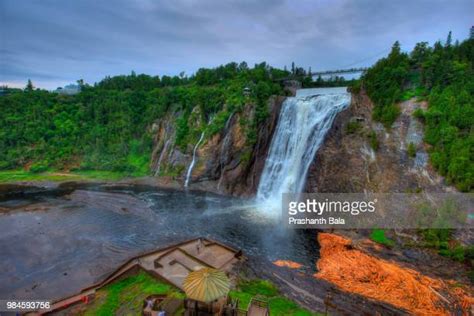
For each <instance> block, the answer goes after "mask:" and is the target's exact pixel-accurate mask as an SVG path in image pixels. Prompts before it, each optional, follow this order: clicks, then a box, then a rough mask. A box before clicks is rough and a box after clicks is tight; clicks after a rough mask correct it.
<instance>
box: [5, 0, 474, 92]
mask: <svg viewBox="0 0 474 316" xmlns="http://www.w3.org/2000/svg"><path fill="white" fill-rule="evenodd" d="M471 25H474V0H451V1H436V0H429V1H421V0H408V1H405V0H404V1H401V0H400V1H388V0H387V1H383V0H352V1H348V0H347V1H345V0H320V1H300V0H288V1H283V0H272V1H270V0H256V1H249V0H236V1H225V0H212V1H211V0H199V1H197V0H196V1H191V0H186V1H180V0H171V1H158V0H137V1H132V0H114V1H101V0H75V1H65V0H37V1H32V0H0V36H1V38H0V40H1V42H0V84H8V85H10V86H21V87H22V86H24V85H25V83H26V81H27V79H28V78H31V79H32V81H33V83H34V84H35V86H38V87H41V88H48V89H52V88H56V87H58V86H62V85H64V84H68V83H71V82H75V81H76V80H77V79H80V78H83V79H84V80H85V81H86V82H88V83H94V82H96V81H99V80H100V79H102V78H103V77H104V76H106V75H117V74H128V73H130V71H131V70H135V72H136V73H146V74H150V75H164V74H167V75H174V74H178V73H179V72H181V71H185V72H186V74H188V75H189V74H192V73H193V72H195V71H196V70H197V69H198V68H200V67H213V66H218V65H220V64H224V63H227V62H230V61H237V62H240V61H243V60H245V61H247V62H248V63H249V65H253V64H254V63H256V62H261V61H267V62H268V63H270V64H271V65H274V66H278V67H283V66H284V65H288V66H289V65H291V62H292V61H295V63H296V64H297V65H300V66H303V67H305V68H308V67H309V66H311V67H312V69H313V70H324V69H331V68H341V67H351V66H352V65H354V66H364V65H370V64H372V63H373V62H374V61H375V60H377V59H378V58H379V57H381V55H382V54H383V53H386V52H387V49H388V48H389V47H390V46H391V45H392V44H393V42H394V41H395V40H399V41H400V42H401V44H402V48H403V49H405V50H407V49H411V48H412V47H413V45H414V44H415V43H416V42H418V41H428V42H430V43H433V42H434V41H436V40H438V39H442V40H444V39H445V38H446V35H447V33H448V31H449V30H451V31H452V32H453V38H454V39H460V40H463V39H465V38H467V37H468V34H469V28H470V27H471Z"/></svg>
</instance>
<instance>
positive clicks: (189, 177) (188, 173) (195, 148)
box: [184, 132, 204, 188]
mask: <svg viewBox="0 0 474 316" xmlns="http://www.w3.org/2000/svg"><path fill="white" fill-rule="evenodd" d="M203 139H204V132H202V133H201V137H199V141H198V142H197V143H196V145H195V146H194V149H193V160H192V161H191V164H190V165H189V168H188V172H187V173H186V181H185V182H184V187H185V188H187V187H188V184H189V180H190V179H191V173H192V172H193V168H194V164H195V163H196V150H197V149H198V147H199V145H200V144H201V142H202V140H203Z"/></svg>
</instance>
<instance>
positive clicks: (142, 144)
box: [0, 34, 474, 191]
mask: <svg viewBox="0 0 474 316" xmlns="http://www.w3.org/2000/svg"><path fill="white" fill-rule="evenodd" d="M473 67H474V40H467V41H464V42H462V43H458V42H456V43H452V41H451V35H450V34H449V36H448V38H447V40H446V41H445V42H444V43H441V42H436V43H435V44H434V45H433V46H429V45H428V43H426V42H421V43H418V44H417V45H416V46H415V48H414V49H413V50H412V51H411V52H410V53H405V52H402V50H401V47H400V44H399V43H398V42H396V43H395V44H394V45H393V47H392V50H391V52H390V53H389V55H388V56H387V57H385V58H382V59H380V60H379V61H378V62H377V63H376V64H375V65H374V66H372V67H371V68H369V70H368V71H367V72H366V73H365V74H364V75H363V76H362V78H361V80H357V81H354V80H351V81H346V80H344V78H342V77H336V78H332V79H330V80H322V79H321V78H318V79H317V80H312V78H311V77H310V76H309V75H308V73H310V72H311V70H309V71H308V72H306V71H305V70H304V69H302V68H298V67H295V65H294V64H293V65H292V69H291V70H290V71H288V70H286V68H285V69H278V68H274V67H271V66H269V65H268V64H266V63H265V62H263V63H260V64H256V65H255V66H254V67H252V68H251V67H249V66H248V65H247V64H246V63H245V62H242V63H240V64H238V63H229V64H226V65H223V66H219V67H217V68H213V69H205V68H201V69H199V70H198V71H197V72H196V73H195V74H194V75H192V76H190V77H187V76H185V75H184V74H180V75H179V76H173V77H170V76H162V77H159V76H149V75H145V74H139V75H137V74H135V73H134V72H132V73H131V74H130V75H122V76H115V77H106V78H105V79H103V80H102V81H100V82H98V83H96V84H94V85H93V86H90V85H87V84H84V83H83V81H82V80H79V81H78V84H79V85H80V88H81V92H80V93H78V94H76V95H64V94H59V93H56V92H49V91H46V90H41V89H35V88H34V83H32V82H31V81H29V82H28V84H27V85H26V87H25V89H12V88H6V87H5V88H2V94H1V95H0V109H1V115H0V170H14V169H20V168H21V169H25V170H29V171H30V172H42V171H46V170H50V169H51V170H70V171H71V170H72V171H73V170H104V171H117V172H124V173H126V174H130V175H146V174H148V173H149V164H150V156H151V150H152V142H153V134H152V132H151V125H152V124H153V122H155V121H156V120H157V119H160V118H163V116H164V115H166V114H167V113H174V116H172V117H173V119H175V123H176V127H177V132H176V145H177V146H179V147H180V148H182V149H185V148H186V147H187V145H188V144H189V143H195V142H196V140H197V138H198V137H199V134H200V133H201V132H202V130H200V129H202V128H206V137H209V136H212V135H213V134H215V133H218V132H219V131H220V130H221V129H222V128H224V125H225V122H226V120H227V119H228V117H229V116H230V115H231V114H232V113H233V112H239V111H242V110H243V108H244V106H245V105H246V104H252V106H254V107H255V115H254V117H253V118H252V120H248V121H246V122H243V123H244V124H246V126H245V130H246V133H247V135H246V136H247V141H248V142H249V144H248V145H249V146H250V147H251V146H252V142H253V141H255V139H256V131H257V126H258V124H260V123H261V122H263V121H264V119H265V118H266V117H267V116H268V114H269V113H268V108H267V100H268V98H269V97H270V96H271V95H282V94H284V93H285V92H284V89H283V87H282V84H281V80H279V79H282V78H287V77H294V78H296V79H299V80H300V81H302V83H303V87H324V86H340V85H350V86H351V89H352V91H353V92H358V91H359V90H360V89H364V90H365V91H366V92H367V94H368V95H369V97H370V98H371V100H372V101H373V102H374V104H375V108H374V113H373V115H374V119H376V120H378V121H380V122H382V123H383V124H384V125H385V126H386V127H387V128H390V126H391V125H392V123H393V122H394V121H395V119H396V118H397V116H398V114H399V112H400V110H399V108H398V106H397V103H399V102H401V101H404V100H408V99H410V98H413V97H416V98H418V99H419V100H426V101H428V104H429V108H428V110H427V111H421V110H419V111H417V112H416V113H415V114H416V117H417V118H418V119H419V120H421V121H422V122H423V123H424V124H425V142H426V143H427V144H429V146H430V148H429V153H430V159H431V163H432V165H433V166H434V167H435V168H436V169H437V170H438V171H439V172H440V174H442V175H443V176H445V177H446V179H447V180H448V181H449V182H450V183H453V184H455V185H456V186H457V187H458V188H459V189H460V190H463V191H471V190H472V189H473V187H474V161H473V160H474V130H473V126H474V68H473ZM245 89H248V90H249V91H250V94H249V95H246V94H245V93H244V92H243V91H244V90H245ZM196 107H198V109H199V111H198V113H199V117H198V118H197V121H198V122H197V123H196V124H194V125H193V126H189V122H190V117H191V114H192V111H193V109H195V108H196ZM192 119H194V117H192ZM200 126H201V127H200Z"/></svg>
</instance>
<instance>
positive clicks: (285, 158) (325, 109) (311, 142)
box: [257, 88, 351, 208]
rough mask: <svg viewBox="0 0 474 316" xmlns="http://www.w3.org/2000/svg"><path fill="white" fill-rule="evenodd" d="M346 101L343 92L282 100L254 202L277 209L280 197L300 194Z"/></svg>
mask: <svg viewBox="0 0 474 316" xmlns="http://www.w3.org/2000/svg"><path fill="white" fill-rule="evenodd" d="M350 100H351V97H350V94H349V93H348V92H346V89H345V88H330V89H301V90H298V91H297V94H296V97H291V98H287V99H286V100H285V102H284V103H283V107H282V110H281V113H280V117H279V120H278V125H277V128H276V130H275V133H274V135H273V139H272V143H271V145H270V151H269V153H268V157H267V159H266V162H265V167H264V169H263V172H262V177H261V179H260V183H259V186H258V192H257V201H259V202H262V203H265V205H267V206H268V205H269V204H270V205H272V206H273V207H275V206H279V205H280V203H281V198H282V194H283V193H299V192H302V190H303V188H304V185H305V183H306V175H307V172H308V168H309V166H310V164H311V162H312V161H313V159H314V156H315V154H316V151H317V150H318V148H319V147H320V145H321V144H322V142H323V140H324V136H325V135H326V133H327V132H328V130H329V128H330V127H331V125H332V123H333V121H334V118H335V117H336V114H337V113H339V112H340V111H341V110H343V109H344V108H346V107H347V106H348V105H349V103H350ZM270 207H271V206H270ZM273 207H272V208H273Z"/></svg>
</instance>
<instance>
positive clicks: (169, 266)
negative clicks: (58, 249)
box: [27, 238, 242, 315]
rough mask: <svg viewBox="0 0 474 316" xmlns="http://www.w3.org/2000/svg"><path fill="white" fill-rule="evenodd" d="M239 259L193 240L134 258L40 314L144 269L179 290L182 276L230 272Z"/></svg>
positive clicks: (224, 249) (214, 244) (210, 243)
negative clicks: (202, 271) (211, 270)
mask: <svg viewBox="0 0 474 316" xmlns="http://www.w3.org/2000/svg"><path fill="white" fill-rule="evenodd" d="M241 259H242V252H241V251H239V250H236V249H234V248H232V247H229V246H227V245H224V244H222V243H219V242H217V241H213V240H210V239H205V238H196V239H192V240H188V241H184V242H181V243H179V244H175V245H171V246H168V247H166V248H161V249H157V250H153V251H150V252H145V253H142V254H140V255H137V256H135V257H133V258H131V259H129V260H127V261H126V262H125V263H123V264H122V265H121V266H119V267H118V268H117V269H116V270H115V271H113V272H112V273H110V274H109V275H108V276H107V277H105V278H104V279H103V280H102V281H100V282H97V283H95V284H93V285H91V286H89V287H87V288H84V289H83V290H81V291H80V292H79V293H78V294H76V295H73V296H70V297H66V298H64V299H61V300H58V301H56V302H54V303H53V304H52V307H51V309H50V310H49V311H47V312H44V313H28V314H27V315H44V314H48V313H52V312H55V311H58V310H61V309H64V308H67V307H69V306H71V305H74V304H80V303H87V302H88V301H89V300H90V299H91V298H93V297H94V294H95V292H96V291H97V290H99V289H101V288H102V287H104V286H106V285H107V284H110V283H112V282H114V281H118V280H120V279H123V278H124V277H127V276H129V275H130V274H133V273H136V272H138V271H139V270H144V271H145V272H147V273H149V274H150V275H151V276H153V277H155V278H156V279H158V280H159V281H161V282H164V283H168V284H171V285H173V286H175V287H177V288H179V289H182V285H183V281H184V279H185V278H186V276H187V275H188V274H189V273H190V272H191V271H195V270H199V269H201V268H204V267H209V268H214V269H220V270H222V271H225V272H230V271H231V269H232V267H233V266H234V264H235V263H237V262H238V261H239V260H241Z"/></svg>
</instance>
